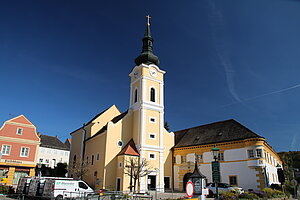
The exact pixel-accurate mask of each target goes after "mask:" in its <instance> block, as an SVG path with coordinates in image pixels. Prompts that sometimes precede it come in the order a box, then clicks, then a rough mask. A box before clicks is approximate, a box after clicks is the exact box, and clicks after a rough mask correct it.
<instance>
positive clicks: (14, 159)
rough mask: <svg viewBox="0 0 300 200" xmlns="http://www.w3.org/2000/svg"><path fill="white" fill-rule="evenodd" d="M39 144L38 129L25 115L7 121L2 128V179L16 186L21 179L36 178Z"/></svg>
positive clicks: (0, 136)
mask: <svg viewBox="0 0 300 200" xmlns="http://www.w3.org/2000/svg"><path fill="white" fill-rule="evenodd" d="M39 144H40V138H39V136H38V134H37V132H36V127H35V126H34V125H33V124H32V123H31V122H30V121H29V120H28V119H27V118H26V117H25V116H24V115H20V116H17V117H15V118H13V119H10V120H7V121H5V122H4V124H3V125H2V127H1V128H0V146H1V156H0V157H1V160H0V178H4V177H6V178H7V184H8V185H16V184H18V180H19V179H20V178H21V177H23V176H27V175H30V176H34V175H35V166H36V159H37V152H38V149H39Z"/></svg>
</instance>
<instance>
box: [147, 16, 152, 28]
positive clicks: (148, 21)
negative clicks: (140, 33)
mask: <svg viewBox="0 0 300 200" xmlns="http://www.w3.org/2000/svg"><path fill="white" fill-rule="evenodd" d="M146 18H147V25H148V26H150V18H151V17H150V16H149V15H147V16H146Z"/></svg>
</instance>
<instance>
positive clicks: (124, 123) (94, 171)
mask: <svg viewBox="0 0 300 200" xmlns="http://www.w3.org/2000/svg"><path fill="white" fill-rule="evenodd" d="M152 43H153V40H152V37H151V33H150V25H149V24H147V27H146V33H145V36H144V38H143V50H142V53H141V55H140V56H138V57H137V58H136V60H135V62H136V66H135V67H134V68H133V70H132V71H131V72H130V74H129V76H130V106H129V109H128V110H127V111H126V112H123V113H121V112H120V111H119V109H118V108H117V107H116V106H115V105H113V106H111V107H110V108H108V109H107V110H105V111H103V112H102V113H100V114H98V115H97V116H95V117H94V118H93V119H92V120H90V121H89V122H88V123H86V124H84V125H83V127H81V128H79V129H77V130H76V131H74V132H72V133H71V135H72V145H71V153H70V168H72V163H76V162H85V163H87V167H88V171H87V173H85V174H84V176H83V177H82V178H83V179H84V180H85V181H87V183H88V184H90V185H91V186H93V187H95V188H97V189H98V188H106V189H113V190H122V191H126V190H129V186H130V177H129V176H128V175H126V170H127V169H126V168H128V166H126V165H127V162H128V160H129V159H130V158H131V157H134V158H138V159H139V161H138V162H141V161H142V160H143V159H145V160H146V161H147V162H148V165H147V170H148V172H147V175H146V176H143V177H140V180H139V181H138V182H139V187H138V188H136V189H137V190H139V191H140V192H143V191H147V190H148V189H152V188H156V189H158V190H159V191H164V189H165V188H166V187H167V188H170V187H171V185H172V183H171V181H172V179H173V178H172V151H171V148H172V147H173V146H174V133H169V132H168V131H166V129H165V128H164V74H165V71H163V70H161V69H160V68H159V67H158V64H159V60H158V58H157V57H156V56H155V55H154V54H153V51H152ZM74 166H75V165H74ZM71 171H72V170H71ZM69 175H70V176H73V177H75V174H72V172H71V173H70V174H69Z"/></svg>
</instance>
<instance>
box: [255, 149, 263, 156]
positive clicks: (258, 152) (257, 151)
mask: <svg viewBox="0 0 300 200" xmlns="http://www.w3.org/2000/svg"><path fill="white" fill-rule="evenodd" d="M256 157H257V158H262V149H256Z"/></svg>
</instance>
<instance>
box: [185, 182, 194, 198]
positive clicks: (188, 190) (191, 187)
mask: <svg viewBox="0 0 300 200" xmlns="http://www.w3.org/2000/svg"><path fill="white" fill-rule="evenodd" d="M185 191H186V196H187V197H188V198H191V197H192V196H193V195H194V184H193V182H191V181H188V182H187V183H186V186H185Z"/></svg>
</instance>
